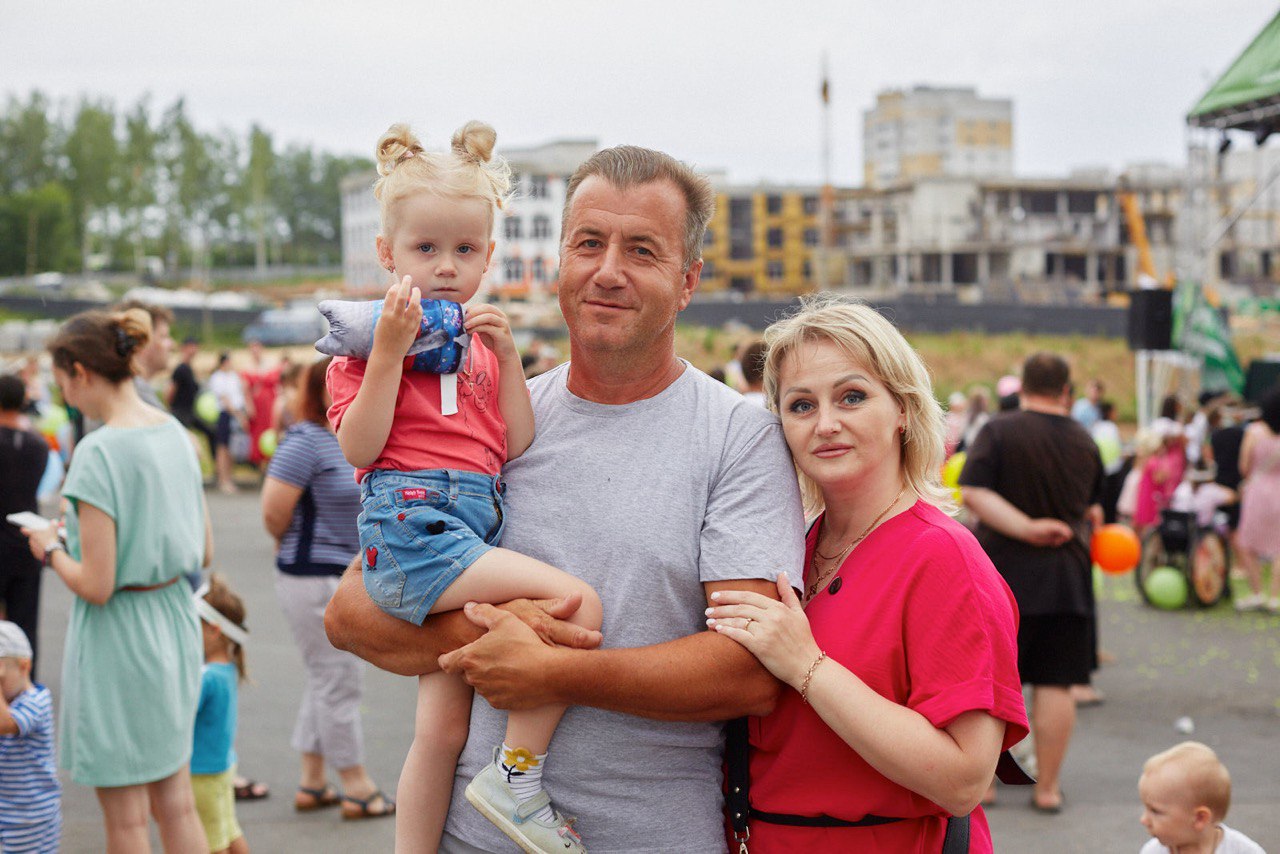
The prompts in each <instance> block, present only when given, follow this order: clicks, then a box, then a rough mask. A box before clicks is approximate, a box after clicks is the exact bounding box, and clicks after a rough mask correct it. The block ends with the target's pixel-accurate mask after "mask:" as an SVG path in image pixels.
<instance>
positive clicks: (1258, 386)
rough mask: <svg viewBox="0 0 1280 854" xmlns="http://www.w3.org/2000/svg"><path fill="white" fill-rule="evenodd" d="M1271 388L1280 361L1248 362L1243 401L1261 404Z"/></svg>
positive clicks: (1279, 378) (1276, 383)
mask: <svg viewBox="0 0 1280 854" xmlns="http://www.w3.org/2000/svg"><path fill="white" fill-rule="evenodd" d="M1273 388H1280V359H1276V358H1265V357H1264V358H1261V359H1254V360H1253V361H1252V362H1250V363H1249V372H1248V373H1247V374H1245V378H1244V399H1245V400H1247V401H1249V402H1250V403H1261V402H1262V398H1264V397H1265V396H1266V395H1267V394H1268V393H1269V392H1270V391H1271V390H1272V389H1273ZM1273 571H1274V570H1273Z"/></svg>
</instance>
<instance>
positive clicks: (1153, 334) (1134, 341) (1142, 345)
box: [1129, 288, 1173, 350]
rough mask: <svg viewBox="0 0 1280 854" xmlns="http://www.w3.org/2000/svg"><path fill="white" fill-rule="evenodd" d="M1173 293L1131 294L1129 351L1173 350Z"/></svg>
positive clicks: (1159, 290)
mask: <svg viewBox="0 0 1280 854" xmlns="http://www.w3.org/2000/svg"><path fill="white" fill-rule="evenodd" d="M1172 339H1173V291H1171V290H1167V289H1165V288H1143V289H1140V290H1136V291H1129V349H1130V350H1168V349H1170V348H1171V347H1172V346H1173V343H1172Z"/></svg>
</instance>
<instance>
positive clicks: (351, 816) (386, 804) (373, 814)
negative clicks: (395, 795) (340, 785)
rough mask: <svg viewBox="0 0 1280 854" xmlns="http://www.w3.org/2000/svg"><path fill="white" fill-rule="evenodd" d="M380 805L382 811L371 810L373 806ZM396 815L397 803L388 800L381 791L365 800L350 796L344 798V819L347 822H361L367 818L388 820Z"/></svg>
mask: <svg viewBox="0 0 1280 854" xmlns="http://www.w3.org/2000/svg"><path fill="white" fill-rule="evenodd" d="M376 803H380V804H381V805H382V806H381V809H373V808H371V806H370V805H371V804H376ZM395 814H396V802H395V801H393V800H391V799H390V798H388V797H387V796H386V795H384V794H383V793H382V791H381V790H379V791H376V792H374V793H373V794H372V795H370V796H369V797H367V798H365V799H364V800H360V799H359V798H353V797H351V796H350V795H343V796H342V818H343V819H344V820H346V821H359V820H360V819H365V818H386V817H387V816H389V815H395Z"/></svg>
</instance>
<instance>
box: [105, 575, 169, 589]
mask: <svg viewBox="0 0 1280 854" xmlns="http://www.w3.org/2000/svg"><path fill="white" fill-rule="evenodd" d="M181 577H182V576H181V575H175V576H174V577H173V578H170V579H169V580H168V581H162V582H160V583H159V584H129V585H126V586H124V587H119V588H116V589H117V590H120V591H126V592H128V593H146V592H147V591H149V590H162V589H163V588H165V587H168V586H169V585H170V584H173V583H174V582H175V581H177V580H178V579H179V578H181Z"/></svg>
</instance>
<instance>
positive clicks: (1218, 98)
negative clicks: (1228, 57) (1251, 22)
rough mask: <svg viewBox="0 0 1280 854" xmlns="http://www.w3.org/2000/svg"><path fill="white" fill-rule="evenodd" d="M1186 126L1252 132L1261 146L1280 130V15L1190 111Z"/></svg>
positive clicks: (1263, 30)
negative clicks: (1274, 132) (1269, 136)
mask: <svg viewBox="0 0 1280 854" xmlns="http://www.w3.org/2000/svg"><path fill="white" fill-rule="evenodd" d="M1187 123H1188V124H1190V125H1192V126H1193V127H1201V128H1214V129H1217V130H1243V131H1251V132H1252V133H1253V134H1254V136H1255V138H1256V139H1257V141H1258V143H1259V144H1261V143H1262V141H1263V140H1265V139H1266V138H1267V136H1268V135H1269V134H1271V133H1272V132H1273V131H1275V130H1277V129H1280V13H1277V14H1276V16H1275V17H1274V18H1272V19H1271V23H1269V24H1267V25H1266V26H1265V27H1263V28H1262V32H1260V33H1258V35H1257V36H1256V37H1255V38H1254V40H1253V41H1252V42H1251V43H1250V44H1249V46H1248V47H1247V48H1245V49H1244V52H1243V53H1241V54H1240V56H1239V57H1237V58H1236V61H1235V62H1233V63H1232V64H1231V67H1230V68H1228V69H1227V70H1226V72H1225V73H1224V74H1223V75H1222V76H1221V77H1219V78H1218V81H1217V82H1216V83H1214V84H1213V86H1212V87H1210V89H1209V91H1208V92H1206V93H1205V94H1204V97H1203V98H1201V99H1200V101H1199V103H1197V104H1196V105H1195V106H1194V107H1193V108H1192V109H1191V112H1190V113H1188V114H1187Z"/></svg>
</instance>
